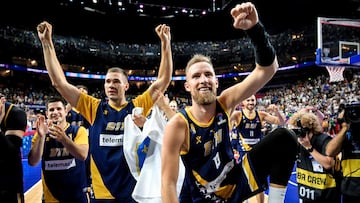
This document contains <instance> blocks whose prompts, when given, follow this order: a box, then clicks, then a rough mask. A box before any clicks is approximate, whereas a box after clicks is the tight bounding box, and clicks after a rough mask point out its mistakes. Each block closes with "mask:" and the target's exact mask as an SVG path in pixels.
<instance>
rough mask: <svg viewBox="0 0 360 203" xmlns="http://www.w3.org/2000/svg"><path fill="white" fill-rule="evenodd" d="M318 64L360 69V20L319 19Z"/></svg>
mask: <svg viewBox="0 0 360 203" xmlns="http://www.w3.org/2000/svg"><path fill="white" fill-rule="evenodd" d="M317 44H318V45H317V50H316V64H317V65H319V66H329V65H330V66H331V65H334V66H345V67H353V68H360V55H359V54H360V19H345V18H325V17H318V19H317Z"/></svg>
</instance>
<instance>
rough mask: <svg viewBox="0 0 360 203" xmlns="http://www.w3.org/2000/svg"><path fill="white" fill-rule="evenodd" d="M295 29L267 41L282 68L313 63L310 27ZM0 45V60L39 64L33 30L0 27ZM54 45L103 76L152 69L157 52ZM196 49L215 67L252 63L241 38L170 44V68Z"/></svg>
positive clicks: (76, 40) (155, 48)
mask: <svg viewBox="0 0 360 203" xmlns="http://www.w3.org/2000/svg"><path fill="white" fill-rule="evenodd" d="M299 30H301V31H294V30H289V31H287V32H283V33H280V34H276V35H272V36H271V41H272V43H273V44H274V47H275V50H277V55H278V58H279V62H280V64H281V65H282V66H288V65H294V64H296V63H299V62H305V61H314V60H315V55H314V50H316V43H315V33H314V30H315V28H314V26H310V27H304V28H301V29H299ZM240 34H241V33H240ZM239 38H240V37H239ZM0 44H3V45H4V46H0V47H6V48H7V49H6V50H0V51H2V52H3V56H2V57H3V58H5V57H4V56H8V58H11V56H19V57H23V58H35V59H37V60H39V61H42V60H41V59H42V57H41V56H42V55H41V52H40V51H41V49H40V46H41V44H40V42H39V41H38V39H37V36H36V32H35V31H29V30H22V29H18V28H14V27H10V26H8V27H1V28H0ZM54 44H55V46H56V47H58V48H57V52H58V55H59V56H58V57H59V58H60V60H61V61H63V63H65V64H74V65H82V66H87V67H90V69H91V72H93V73H97V72H98V73H104V72H105V70H104V66H119V67H122V68H124V69H130V68H131V69H144V67H148V68H149V67H151V68H153V67H156V66H157V64H158V55H159V50H160V48H159V45H158V44H157V43H155V44H150V43H147V44H138V43H132V44H129V43H119V42H114V41H112V40H108V41H99V40H96V39H93V38H90V37H88V36H82V37H71V36H59V35H55V36H54ZM199 49H201V50H202V53H203V54H205V55H209V56H211V57H212V59H213V63H214V64H215V66H216V67H229V66H231V65H232V64H237V63H239V62H240V61H241V63H243V64H246V63H249V64H252V62H253V61H254V59H253V54H252V48H251V43H250V41H249V40H248V38H246V37H245V36H244V37H243V38H240V39H229V40H226V41H191V42H190V41H184V42H176V41H174V42H173V55H174V63H175V66H174V67H175V68H176V69H180V68H184V67H185V65H186V64H184V63H185V61H187V59H188V58H190V57H191V55H193V54H195V52H196V50H199ZM219 50H220V51H219ZM69 53H71V54H69ZM229 56H231V57H229ZM234 56H237V57H234ZM292 56H296V58H297V60H296V61H294V60H293V59H291V57H292ZM2 60H5V59H2Z"/></svg>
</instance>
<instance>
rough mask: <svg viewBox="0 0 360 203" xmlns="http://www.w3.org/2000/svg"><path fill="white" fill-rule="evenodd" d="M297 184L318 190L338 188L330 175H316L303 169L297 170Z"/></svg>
mask: <svg viewBox="0 0 360 203" xmlns="http://www.w3.org/2000/svg"><path fill="white" fill-rule="evenodd" d="M296 179H297V182H298V183H300V184H303V185H306V186H309V187H312V188H316V189H326V188H334V187H336V182H335V179H334V178H332V177H330V174H325V173H314V172H311V171H306V170H304V169H301V168H297V169H296Z"/></svg>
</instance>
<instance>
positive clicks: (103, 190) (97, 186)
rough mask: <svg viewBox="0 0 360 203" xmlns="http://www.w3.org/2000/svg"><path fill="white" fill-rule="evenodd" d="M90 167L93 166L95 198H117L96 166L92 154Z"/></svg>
mask: <svg viewBox="0 0 360 203" xmlns="http://www.w3.org/2000/svg"><path fill="white" fill-rule="evenodd" d="M90 159H91V160H90V168H91V170H90V171H91V178H92V187H93V189H94V190H93V191H94V196H95V199H115V198H114V197H113V196H112V195H111V193H110V191H109V190H108V189H107V187H106V186H105V184H104V182H103V180H102V178H101V175H100V172H99V169H98V168H97V167H96V165H95V163H94V160H93V157H92V155H90Z"/></svg>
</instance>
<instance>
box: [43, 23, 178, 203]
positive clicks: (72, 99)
mask: <svg viewBox="0 0 360 203" xmlns="http://www.w3.org/2000/svg"><path fill="white" fill-rule="evenodd" d="M37 30H38V36H39V38H40V41H41V43H42V48H43V53H44V59H45V65H46V69H47V70H48V73H49V76H50V79H51V82H52V84H53V86H54V87H55V88H56V89H57V91H58V92H60V94H61V95H62V96H63V97H64V98H65V99H66V100H67V102H69V103H70V104H71V105H72V106H74V107H75V108H76V109H77V110H79V112H80V113H81V115H83V117H84V118H85V119H86V120H87V121H88V122H89V123H90V124H91V127H90V128H89V144H90V168H91V177H92V187H93V188H92V189H93V195H94V198H92V199H91V202H92V203H102V202H116V203H120V202H121V203H122V202H127V203H130V202H135V201H134V199H133V198H132V197H131V193H132V191H133V189H134V186H135V184H136V181H135V179H134V177H133V176H132V174H131V173H130V170H129V167H128V165H127V163H126V160H125V157H124V151H123V133H124V119H125V117H126V116H127V115H128V114H131V113H132V110H133V109H134V108H135V107H142V108H143V115H147V113H148V112H149V110H150V109H151V107H152V106H153V104H154V101H155V100H156V98H157V95H158V92H165V90H166V89H167V87H168V85H169V84H170V81H171V75H172V72H173V61H172V52H171V43H170V42H171V35H170V27H168V26H167V25H165V24H161V25H158V26H157V27H156V28H155V31H156V33H157V35H158V37H159V38H160V40H161V61H160V66H159V73H158V77H157V80H156V81H154V82H153V83H152V84H151V85H150V86H149V88H148V89H147V90H146V91H145V92H144V93H143V94H141V95H139V96H137V97H136V98H135V99H133V100H131V101H130V102H128V101H127V100H126V96H125V92H126V91H127V90H128V89H129V83H128V77H127V73H126V72H125V71H124V70H123V69H121V68H117V67H113V68H110V69H109V70H108V71H107V73H106V76H105V81H104V82H105V83H104V90H105V94H106V96H107V98H108V101H102V100H101V99H97V98H94V97H92V96H90V95H87V94H85V93H82V92H81V91H80V90H79V89H78V88H77V87H75V86H74V85H72V84H70V83H68V81H67V80H66V78H65V76H64V72H63V70H62V68H61V65H60V63H59V61H58V58H57V56H56V52H55V47H54V44H53V41H52V26H51V25H50V24H49V23H48V22H42V23H40V24H39V25H38V27H37Z"/></svg>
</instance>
